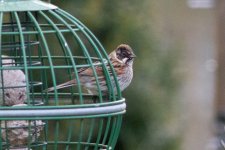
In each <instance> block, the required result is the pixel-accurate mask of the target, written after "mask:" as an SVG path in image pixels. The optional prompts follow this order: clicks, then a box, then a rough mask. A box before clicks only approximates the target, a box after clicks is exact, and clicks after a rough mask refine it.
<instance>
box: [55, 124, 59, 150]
mask: <svg viewBox="0 0 225 150" xmlns="http://www.w3.org/2000/svg"><path fill="white" fill-rule="evenodd" d="M55 124H56V125H55V132H54V150H57V149H58V138H59V120H56V123H55Z"/></svg>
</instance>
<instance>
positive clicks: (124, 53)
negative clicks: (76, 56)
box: [116, 44, 136, 63]
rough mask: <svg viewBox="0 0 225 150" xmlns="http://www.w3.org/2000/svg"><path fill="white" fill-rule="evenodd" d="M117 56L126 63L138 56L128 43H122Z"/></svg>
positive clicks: (117, 50)
mask: <svg viewBox="0 0 225 150" xmlns="http://www.w3.org/2000/svg"><path fill="white" fill-rule="evenodd" d="M116 56H117V58H118V59H119V60H122V61H125V63H129V62H130V61H132V60H133V59H134V57H136V55H135V54H134V52H133V50H132V48H131V47H130V46H129V45H126V44H121V45H119V46H118V47H117V49H116Z"/></svg>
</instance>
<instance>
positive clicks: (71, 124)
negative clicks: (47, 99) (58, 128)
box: [66, 120, 74, 150]
mask: <svg viewBox="0 0 225 150" xmlns="http://www.w3.org/2000/svg"><path fill="white" fill-rule="evenodd" d="M73 123H74V120H71V121H70V122H69V129H68V136H67V142H68V143H70V142H71V137H72V133H73V129H74V126H73ZM69 148H70V144H67V145H66V150H69Z"/></svg>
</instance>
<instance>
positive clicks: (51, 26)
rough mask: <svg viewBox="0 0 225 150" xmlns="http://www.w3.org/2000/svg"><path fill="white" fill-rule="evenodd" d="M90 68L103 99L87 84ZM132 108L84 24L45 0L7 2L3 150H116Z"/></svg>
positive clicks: (1, 65)
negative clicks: (83, 80) (84, 77)
mask: <svg viewBox="0 0 225 150" xmlns="http://www.w3.org/2000/svg"><path fill="white" fill-rule="evenodd" d="M96 66H99V67H102V69H103V74H104V78H105V80H106V84H107V88H108V94H103V92H102V91H101V89H100V81H99V79H100V78H99V77H98V75H97V73H96V68H95V67H96ZM108 66H109V67H108ZM88 67H89V68H92V70H93V74H94V79H95V81H96V89H97V90H98V91H97V92H98V94H97V95H93V94H90V93H88V91H86V89H84V88H83V87H82V86H81V84H80V82H79V76H78V71H79V70H80V69H81V68H88ZM72 79H75V80H76V81H77V85H75V86H71V87H67V88H63V89H58V90H57V89H56V86H57V85H59V84H61V83H63V82H65V81H68V80H72ZM50 87H54V90H53V91H52V92H46V89H48V88H50ZM114 87H116V90H115V88H114ZM125 109H126V104H125V100H124V99H123V98H122V96H121V91H120V89H119V86H118V82H117V79H116V74H115V72H114V69H113V67H112V65H111V62H110V61H109V59H108V56H107V53H106V52H105V50H104V48H103V46H102V45H101V44H100V42H99V41H98V40H97V39H96V38H95V36H94V35H93V34H92V33H91V32H90V30H89V29H88V28H87V27H85V26H84V25H83V24H82V23H81V22H80V21H79V20H78V19H76V18H75V17H74V16H72V15H70V14H69V13H67V12H65V11H64V10H62V9H60V8H58V7H57V6H54V5H52V4H50V3H47V2H43V1H40V0H0V122H1V127H0V133H1V134H0V135H1V138H0V149H2V150H9V149H10V150H13V149H14V150H31V149H32V150H64V149H65V150H104V149H105V150H113V149H114V148H115V144H116V141H117V138H118V135H119V132H120V127H121V123H122V115H123V114H124V113H125Z"/></svg>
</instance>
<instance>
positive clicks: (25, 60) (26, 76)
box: [14, 12, 30, 104]
mask: <svg viewBox="0 0 225 150" xmlns="http://www.w3.org/2000/svg"><path fill="white" fill-rule="evenodd" d="M14 16H15V19H16V22H17V25H18V29H19V32H20V42H21V46H22V47H21V49H22V55H23V62H24V71H25V80H26V89H27V90H26V95H27V99H28V100H30V94H29V92H30V91H29V81H28V68H27V59H26V56H27V55H26V50H25V45H24V37H23V31H22V27H21V24H20V19H19V16H18V14H17V12H14ZM28 104H30V101H28Z"/></svg>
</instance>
